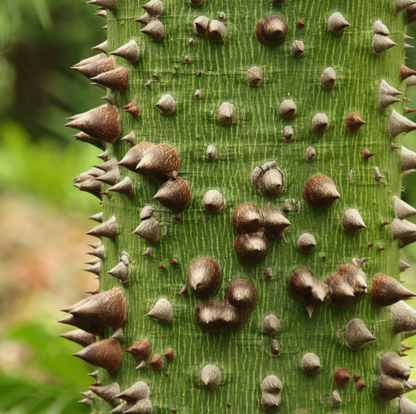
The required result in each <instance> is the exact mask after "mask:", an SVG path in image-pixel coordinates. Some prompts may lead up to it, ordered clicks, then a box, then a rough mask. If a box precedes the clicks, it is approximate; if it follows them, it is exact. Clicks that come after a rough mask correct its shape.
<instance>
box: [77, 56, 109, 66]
mask: <svg viewBox="0 0 416 414" xmlns="http://www.w3.org/2000/svg"><path fill="white" fill-rule="evenodd" d="M102 59H107V55H106V54H105V53H99V54H98V55H94V56H91V57H89V58H86V59H83V60H81V62H78V63H76V64H75V65H74V67H79V66H85V65H88V64H90V63H91V62H97V61H99V60H102Z"/></svg>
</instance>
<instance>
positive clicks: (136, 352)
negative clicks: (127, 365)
mask: <svg viewBox="0 0 416 414" xmlns="http://www.w3.org/2000/svg"><path fill="white" fill-rule="evenodd" d="M124 351H125V352H128V353H130V354H131V355H133V358H134V359H139V358H140V359H147V358H149V356H150V353H151V351H152V349H151V347H150V343H149V341H147V340H145V339H144V340H143V341H140V342H134V343H133V345H132V346H131V347H130V348H127V349H125V350H124Z"/></svg>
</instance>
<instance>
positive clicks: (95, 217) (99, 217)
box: [88, 211, 103, 223]
mask: <svg viewBox="0 0 416 414" xmlns="http://www.w3.org/2000/svg"><path fill="white" fill-rule="evenodd" d="M88 218H89V219H90V220H94V221H97V222H98V223H102V222H103V212H102V211H100V212H99V213H97V214H94V215H93V216H89V217H88Z"/></svg>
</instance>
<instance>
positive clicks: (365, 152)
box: [361, 149, 374, 161]
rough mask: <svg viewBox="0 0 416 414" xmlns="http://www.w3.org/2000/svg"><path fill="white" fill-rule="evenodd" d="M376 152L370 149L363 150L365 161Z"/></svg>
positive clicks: (362, 154) (362, 155)
mask: <svg viewBox="0 0 416 414" xmlns="http://www.w3.org/2000/svg"><path fill="white" fill-rule="evenodd" d="M373 155H374V154H373V153H372V152H370V151H369V150H368V149H365V150H363V152H362V153H361V157H362V159H363V160H364V161H368V160H369V159H370V158H371V157H372V156H373Z"/></svg>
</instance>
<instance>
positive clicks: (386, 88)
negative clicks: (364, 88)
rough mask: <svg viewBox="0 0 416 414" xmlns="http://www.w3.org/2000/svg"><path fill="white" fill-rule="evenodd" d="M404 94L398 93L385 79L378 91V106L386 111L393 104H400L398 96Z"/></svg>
mask: <svg viewBox="0 0 416 414" xmlns="http://www.w3.org/2000/svg"><path fill="white" fill-rule="evenodd" d="M402 94H403V92H400V91H398V90H397V89H396V88H393V86H391V85H389V84H388V83H387V82H386V81H385V80H384V79H383V80H382V81H381V82H380V87H379V91H378V106H379V107H380V109H386V108H387V107H388V106H390V105H391V104H394V103H396V102H400V99H398V98H396V97H395V96H396V95H402Z"/></svg>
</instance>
